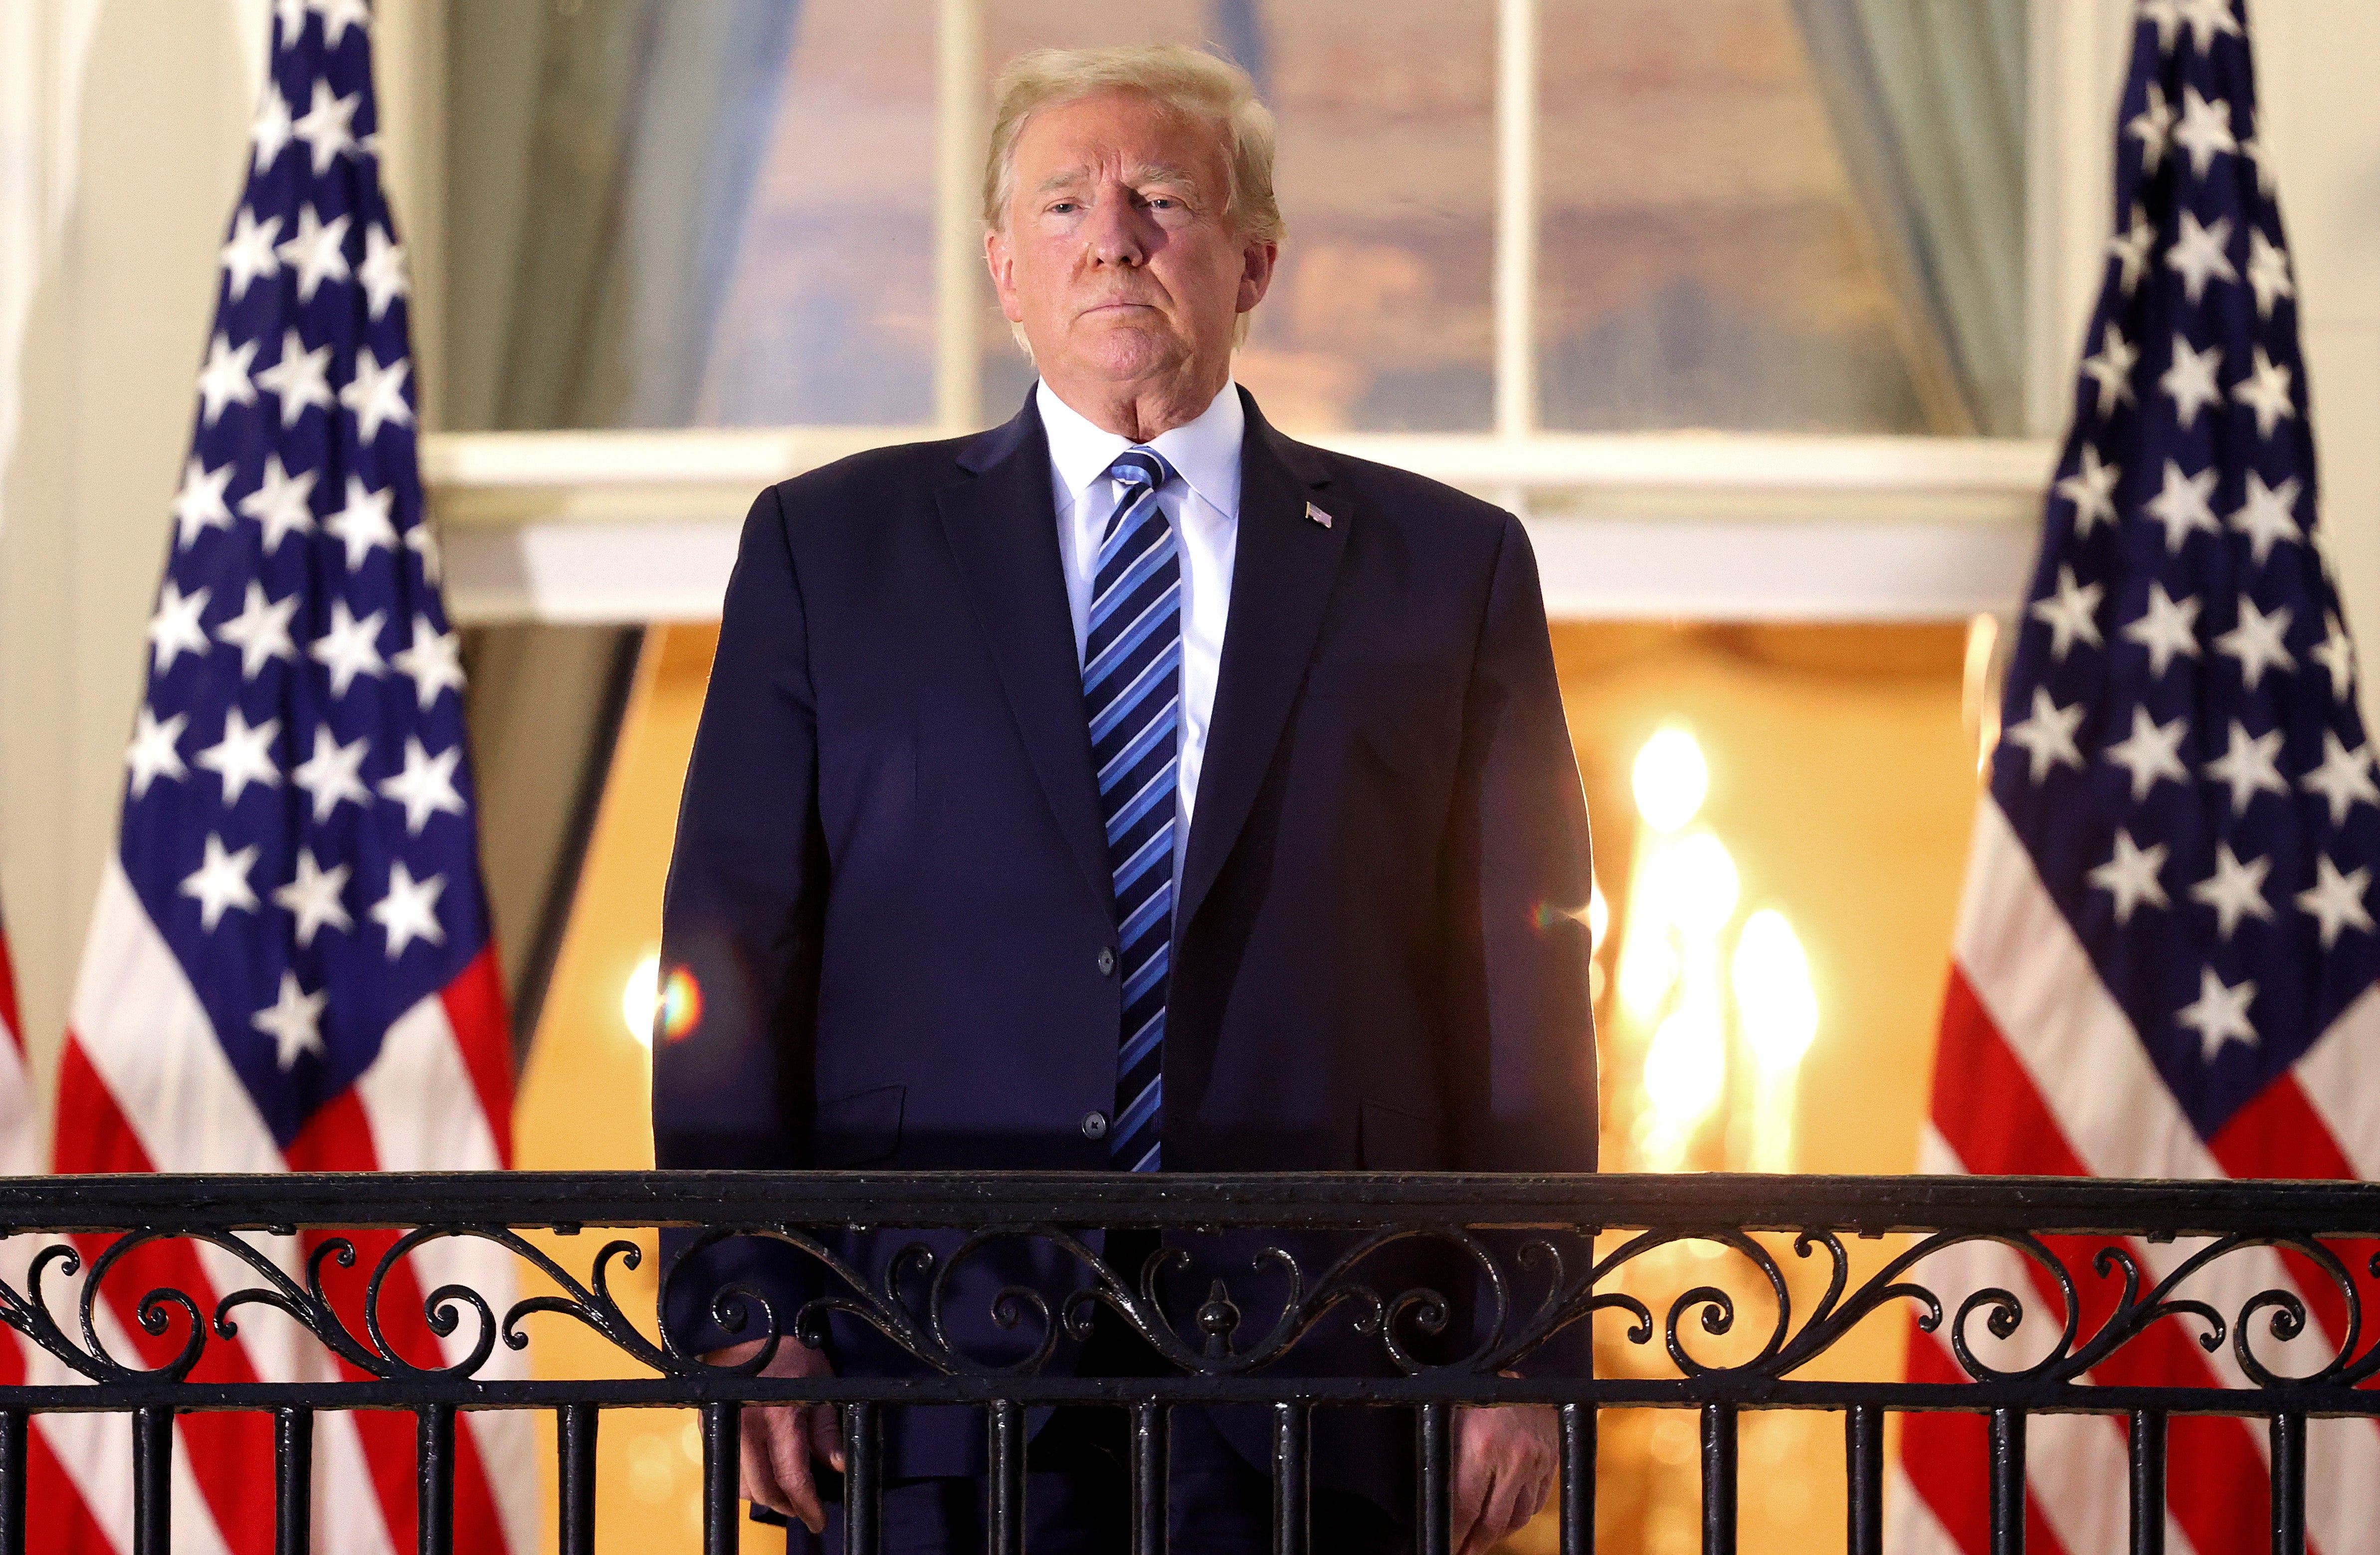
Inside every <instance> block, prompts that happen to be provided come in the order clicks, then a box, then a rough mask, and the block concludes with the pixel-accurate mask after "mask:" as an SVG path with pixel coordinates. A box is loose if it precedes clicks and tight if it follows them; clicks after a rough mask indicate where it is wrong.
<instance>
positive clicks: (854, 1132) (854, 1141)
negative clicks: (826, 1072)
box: [810, 1086, 909, 1168]
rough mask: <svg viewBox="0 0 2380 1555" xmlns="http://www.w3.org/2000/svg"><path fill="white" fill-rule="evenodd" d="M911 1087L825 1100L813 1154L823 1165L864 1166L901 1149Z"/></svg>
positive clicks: (820, 1112) (822, 1105) (884, 1158)
mask: <svg viewBox="0 0 2380 1555" xmlns="http://www.w3.org/2000/svg"><path fill="white" fill-rule="evenodd" d="M908 1094H909V1087H907V1086H877V1087H873V1088H871V1089H868V1090H856V1091H853V1092H852V1093H851V1094H849V1095H848V1096H838V1097H836V1098H834V1099H832V1100H830V1101H821V1102H820V1103H819V1108H818V1129H817V1133H816V1138H817V1143H816V1146H815V1147H814V1148H812V1150H811V1152H810V1154H811V1156H812V1158H813V1159H814V1160H817V1162H818V1164H819V1165H820V1167H822V1168H833V1167H841V1166H864V1165H866V1164H867V1163H868V1162H869V1161H875V1160H886V1159H888V1158H889V1157H891V1156H892V1153H893V1152H894V1151H896V1150H898V1149H900V1148H901V1109H902V1106H903V1104H904V1102H905V1099H906V1098H907V1096H908Z"/></svg>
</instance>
